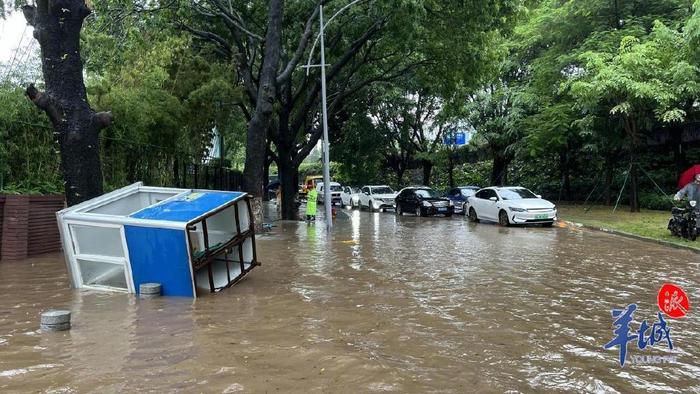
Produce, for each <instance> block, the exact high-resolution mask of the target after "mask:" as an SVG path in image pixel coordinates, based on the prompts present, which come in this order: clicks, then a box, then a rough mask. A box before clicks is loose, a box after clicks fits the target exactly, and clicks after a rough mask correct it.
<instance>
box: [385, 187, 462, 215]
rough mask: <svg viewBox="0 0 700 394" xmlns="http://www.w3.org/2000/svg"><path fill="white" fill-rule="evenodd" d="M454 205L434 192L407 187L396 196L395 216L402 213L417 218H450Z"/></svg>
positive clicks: (425, 188)
mask: <svg viewBox="0 0 700 394" xmlns="http://www.w3.org/2000/svg"><path fill="white" fill-rule="evenodd" d="M454 209H455V207H454V205H453V204H452V201H450V200H449V199H448V198H446V197H442V196H440V195H439V194H438V193H437V192H436V191H435V190H433V189H431V188H429V187H425V186H420V187H407V188H404V189H403V190H401V191H400V192H399V195H398V196H396V214H397V215H403V213H404V212H411V213H415V214H416V215H417V216H428V215H445V216H452V214H453V213H454Z"/></svg>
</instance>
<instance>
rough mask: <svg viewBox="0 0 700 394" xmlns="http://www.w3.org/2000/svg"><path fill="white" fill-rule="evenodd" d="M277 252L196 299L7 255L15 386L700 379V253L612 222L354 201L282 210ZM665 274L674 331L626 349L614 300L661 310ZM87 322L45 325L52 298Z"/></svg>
mask: <svg viewBox="0 0 700 394" xmlns="http://www.w3.org/2000/svg"><path fill="white" fill-rule="evenodd" d="M258 255H259V259H260V261H262V263H263V265H262V266H261V267H258V268H256V269H255V270H253V271H252V273H251V274H249V275H248V276H247V277H246V278H245V279H244V280H243V281H242V282H241V283H239V284H238V285H236V286H234V287H233V288H231V289H228V290H225V291H223V292H221V293H219V294H216V295H214V296H206V297H202V298H200V299H198V300H196V301H193V300H190V299H184V298H159V299H153V300H138V299H136V298H134V297H133V296H128V295H124V294H109V293H97V292H80V291H75V290H71V289H69V288H68V280H67V275H66V269H65V266H64V264H63V259H62V257H60V256H59V255H51V256H46V257H42V258H36V259H32V260H28V261H23V262H20V263H0V294H2V297H1V298H0V392H117V391H134V390H140V391H147V390H152V391H158V392H164V391H165V392H171V391H182V392H332V393H339V392H348V393H356V392H382V391H395V392H415V393H430V392H454V393H462V392H506V391H509V392H533V391H538V392H542V391H557V392H564V391H566V392H615V391H617V392H654V391H660V392H679V393H680V392H683V393H685V392H700V313H699V312H698V305H700V304H699V301H700V289H699V286H698V285H699V284H700V255H698V254H694V253H692V252H689V251H685V250H677V249H670V248H667V247H664V246H660V245H656V244H653V243H646V242H642V241H637V240H631V239H626V238H620V237H617V236H612V235H608V234H603V233H596V232H589V231H582V230H578V229H564V228H550V229H545V228H503V227H499V226H496V225H491V224H477V225H474V224H471V223H468V222H467V221H466V220H465V219H463V218H462V217H454V218H451V219H448V218H417V217H414V216H403V217H396V216H395V215H393V214H391V213H368V212H357V211H342V212H340V213H339V215H338V217H337V220H336V223H335V227H334V228H333V231H332V234H331V235H330V236H328V235H327V234H326V231H325V229H324V226H323V222H321V221H319V222H318V223H317V224H316V225H311V226H308V225H306V224H304V223H301V222H300V223H296V222H276V223H275V227H274V228H273V230H272V231H271V232H269V233H267V234H264V235H261V236H259V237H258ZM664 282H673V283H676V284H678V285H680V286H682V287H683V288H684V289H685V290H686V292H687V293H688V295H689V297H690V302H691V310H690V312H689V314H688V316H686V317H685V318H682V319H667V323H668V326H669V327H670V328H671V337H672V339H673V345H674V350H673V351H669V350H668V349H667V348H666V346H665V345H664V344H658V343H657V344H656V345H655V346H653V347H651V348H647V349H644V350H639V349H638V348H637V346H636V341H635V342H633V343H630V344H629V345H628V349H629V352H630V354H632V355H668V354H673V355H675V356H677V361H676V362H675V363H672V364H661V365H635V364H630V363H628V364H626V365H625V366H624V368H621V367H620V366H619V364H618V361H617V360H618V351H617V348H615V349H611V350H604V349H603V345H605V343H607V342H608V341H610V340H611V339H612V338H613V332H612V328H613V327H612V318H611V314H610V313H611V309H612V308H621V307H625V306H626V305H628V304H630V303H637V304H638V309H637V312H636V314H635V322H634V323H633V324H632V330H633V331H636V329H637V328H638V327H639V323H640V322H641V320H643V319H647V320H648V321H649V324H650V325H651V323H652V322H655V321H656V320H657V316H656V313H657V311H658V307H657V306H656V296H657V292H658V290H659V288H660V287H661V285H662V284H663V283H664ZM50 308H66V309H70V310H71V311H72V312H73V319H72V320H73V329H72V330H70V331H68V332H61V333H41V332H39V331H38V330H37V329H38V326H39V314H40V313H41V311H43V310H46V309H50Z"/></svg>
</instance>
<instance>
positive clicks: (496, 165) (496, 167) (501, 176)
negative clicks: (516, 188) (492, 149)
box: [491, 156, 510, 186]
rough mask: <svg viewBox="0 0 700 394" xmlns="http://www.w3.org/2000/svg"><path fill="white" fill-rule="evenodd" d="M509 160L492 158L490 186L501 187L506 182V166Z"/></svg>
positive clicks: (498, 157) (499, 157) (497, 157)
mask: <svg viewBox="0 0 700 394" xmlns="http://www.w3.org/2000/svg"><path fill="white" fill-rule="evenodd" d="M509 163H510V160H508V159H506V158H504V157H501V156H495V157H494V158H493V167H491V185H492V186H503V184H504V183H505V182H506V175H507V174H506V173H507V171H508V164H509Z"/></svg>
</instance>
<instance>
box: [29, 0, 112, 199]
mask: <svg viewBox="0 0 700 394" xmlns="http://www.w3.org/2000/svg"><path fill="white" fill-rule="evenodd" d="M22 12H23V14H24V17H25V19H26V20H27V23H28V24H29V25H31V26H33V27H34V38H35V39H36V40H37V41H38V42H39V46H40V48H41V68H42V72H43V76H44V84H45V91H43V92H42V91H39V90H38V89H37V88H36V87H35V86H34V84H30V85H29V86H28V87H27V90H26V95H27V97H28V98H29V99H30V100H31V101H32V102H33V103H34V105H36V106H37V108H39V109H41V110H42V111H44V112H45V113H46V114H47V115H48V117H49V119H50V120H51V123H52V124H53V128H54V135H55V137H56V142H57V143H58V145H59V149H60V156H61V170H62V172H63V177H64V180H65V193H66V201H67V203H68V205H69V206H70V205H75V204H78V203H80V202H83V201H85V200H89V199H91V198H93V197H96V196H99V195H100V194H102V169H101V165H100V164H101V163H100V150H99V148H100V144H99V132H100V130H101V129H103V128H104V127H107V126H109V125H110V124H111V122H112V115H111V113H109V112H99V113H97V112H95V111H94V110H93V109H92V108H90V104H89V103H88V100H87V94H86V91H85V83H84V81H83V63H82V60H81V58H80V30H81V29H82V26H83V20H84V19H85V17H87V16H88V15H89V14H90V9H89V8H88V7H87V5H86V4H85V2H84V0H52V1H49V0H37V2H36V5H25V6H23V7H22Z"/></svg>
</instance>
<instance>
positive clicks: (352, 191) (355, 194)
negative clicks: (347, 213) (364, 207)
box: [340, 186, 360, 208]
mask: <svg viewBox="0 0 700 394" xmlns="http://www.w3.org/2000/svg"><path fill="white" fill-rule="evenodd" d="M340 199H341V200H342V201H343V206H344V207H350V208H357V207H359V206H360V190H359V189H357V188H354V187H351V186H343V191H342V192H340Z"/></svg>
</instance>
